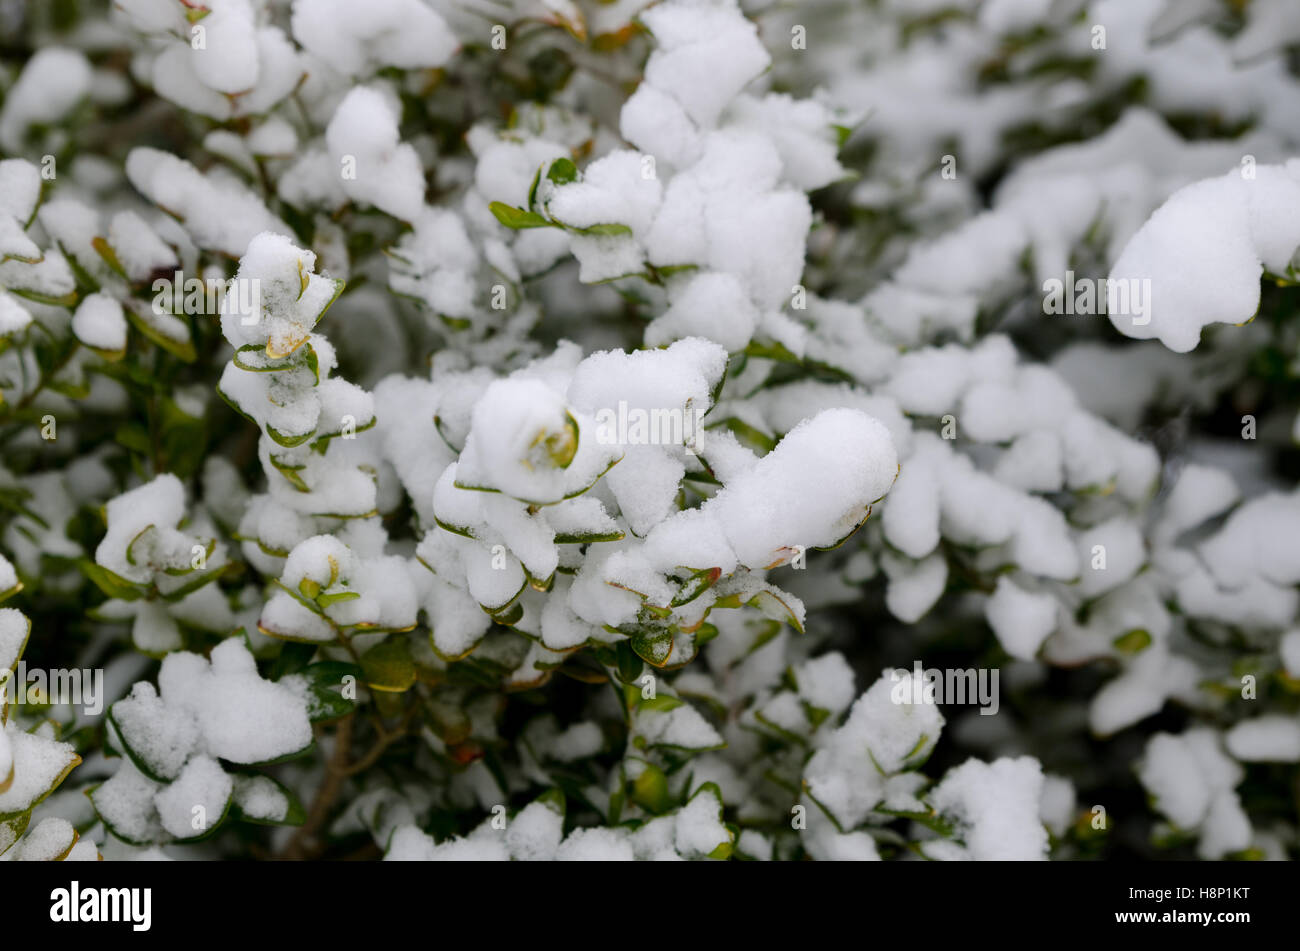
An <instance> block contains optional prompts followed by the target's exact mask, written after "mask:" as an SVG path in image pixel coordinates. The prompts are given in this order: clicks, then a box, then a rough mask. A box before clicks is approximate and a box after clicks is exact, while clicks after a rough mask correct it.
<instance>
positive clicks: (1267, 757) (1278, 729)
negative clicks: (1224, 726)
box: [1223, 714, 1300, 763]
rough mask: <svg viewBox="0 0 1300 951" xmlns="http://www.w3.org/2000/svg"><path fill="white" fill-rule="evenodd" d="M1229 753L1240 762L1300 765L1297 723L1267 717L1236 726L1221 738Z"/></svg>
mask: <svg viewBox="0 0 1300 951" xmlns="http://www.w3.org/2000/svg"><path fill="white" fill-rule="evenodd" d="M1223 739H1224V745H1225V746H1226V747H1227V749H1228V752H1229V753H1231V754H1232V755H1233V756H1235V757H1236V758H1237V759H1239V760H1241V761H1242V762H1247V763H1257V762H1270V763H1296V762H1300V719H1297V718H1296V717H1294V716H1285V715H1283V714H1266V715H1264V716H1261V717H1256V718H1255V719H1253V720H1245V721H1243V722H1241V723H1238V724H1237V725H1236V726H1234V727H1233V728H1232V729H1231V730H1229V731H1228V732H1227V733H1226V734H1225V735H1224V738H1223Z"/></svg>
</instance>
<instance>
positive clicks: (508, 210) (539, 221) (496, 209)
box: [488, 201, 553, 231]
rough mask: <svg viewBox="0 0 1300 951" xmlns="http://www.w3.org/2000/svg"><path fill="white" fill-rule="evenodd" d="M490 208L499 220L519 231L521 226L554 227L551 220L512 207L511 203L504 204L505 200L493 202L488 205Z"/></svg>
mask: <svg viewBox="0 0 1300 951" xmlns="http://www.w3.org/2000/svg"><path fill="white" fill-rule="evenodd" d="M488 210H490V211H491V212H492V214H493V215H495V216H496V219H497V221H499V222H501V223H502V224H503V225H505V226H506V227H507V228H511V229H513V230H515V231H518V230H519V229H521V228H550V227H553V225H552V224H551V222H549V221H547V220H546V219H545V218H543V217H542V216H541V215H539V214H537V213H536V212H533V211H524V209H522V208H512V207H511V206H510V205H507V204H504V203H503V202H499V201H494V202H492V203H491V204H490V205H488Z"/></svg>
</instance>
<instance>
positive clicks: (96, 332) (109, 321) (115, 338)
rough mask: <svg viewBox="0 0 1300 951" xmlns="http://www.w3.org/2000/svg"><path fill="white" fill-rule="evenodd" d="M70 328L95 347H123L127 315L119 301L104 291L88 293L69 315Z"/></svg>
mask: <svg viewBox="0 0 1300 951" xmlns="http://www.w3.org/2000/svg"><path fill="white" fill-rule="evenodd" d="M72 332H73V333H74V334H76V335H77V339H78V340H80V341H81V342H82V343H84V344H85V345H86V346H88V347H94V348H95V349H96V350H106V351H109V352H118V351H122V350H125V349H126V317H125V316H123V314H122V305H121V304H119V303H118V302H117V301H116V300H115V299H114V298H112V297H109V296H108V295H107V294H88V295H87V296H86V297H85V298H83V299H82V301H81V303H80V304H78V305H77V310H76V313H75V314H73V316H72Z"/></svg>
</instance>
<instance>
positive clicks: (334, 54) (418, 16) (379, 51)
mask: <svg viewBox="0 0 1300 951" xmlns="http://www.w3.org/2000/svg"><path fill="white" fill-rule="evenodd" d="M352 12H353V6H352V4H351V0H294V2H293V18H292V23H293V37H294V39H295V40H297V41H298V42H299V43H300V44H301V45H302V46H303V48H304V49H306V50H308V51H309V52H311V53H312V54H313V55H314V56H316V57H317V58H318V59H319V60H320V61H321V62H322V63H325V64H328V66H329V68H331V69H334V70H338V71H339V72H341V73H344V74H346V75H348V76H366V75H369V74H370V73H373V72H375V71H376V70H378V69H380V68H382V67H385V66H396V67H398V68H400V69H421V68H423V69H433V68H435V67H438V66H441V65H443V64H444V63H446V62H447V60H448V59H450V58H451V56H452V54H453V53H454V52H455V51H456V47H457V45H458V44H457V42H456V37H455V35H454V34H453V33H452V32H451V29H450V28H449V27H448V26H447V23H446V21H445V20H444V19H443V18H442V16H441V15H439V13H438V12H437V11H436V10H434V9H433V8H431V7H430V6H429V5H428V4H426V3H424V2H422V0H374V2H370V3H367V4H366V15H365V16H364V17H356V16H352Z"/></svg>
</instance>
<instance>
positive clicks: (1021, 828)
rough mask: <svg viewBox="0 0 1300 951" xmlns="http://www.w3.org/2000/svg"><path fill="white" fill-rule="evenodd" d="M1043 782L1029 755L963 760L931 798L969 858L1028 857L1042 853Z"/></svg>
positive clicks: (1044, 842) (1044, 837)
mask: <svg viewBox="0 0 1300 951" xmlns="http://www.w3.org/2000/svg"><path fill="white" fill-rule="evenodd" d="M1042 788H1043V773H1042V767H1041V766H1040V765H1039V763H1038V761H1037V760H1036V759H1034V758H1033V757H1030V756H1021V757H1018V758H1016V759H1009V758H1002V759H997V760H994V761H993V762H992V763H984V762H981V761H979V760H967V761H966V762H965V763H963V764H962V765H960V766H958V767H956V768H954V769H951V770H949V771H948V774H947V775H946V776H944V778H943V780H942V781H941V782H940V783H939V785H938V786H936V787H935V789H934V792H933V793H931V794H930V802H931V803H932V804H933V806H934V808H935V809H937V810H938V811H939V812H940V813H941V814H943V815H945V816H950V817H952V818H953V819H955V820H956V821H957V823H958V827H959V832H958V835H959V836H960V837H961V838H962V839H964V841H965V847H966V848H965V855H966V856H967V857H969V858H970V859H973V860H974V861H977V862H989V861H995V862H996V861H1027V860H1033V859H1043V858H1046V857H1047V830H1046V829H1044V828H1043V825H1042V823H1041V821H1040V820H1039V814H1038V810H1039V799H1040V797H1041V795H1042Z"/></svg>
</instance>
